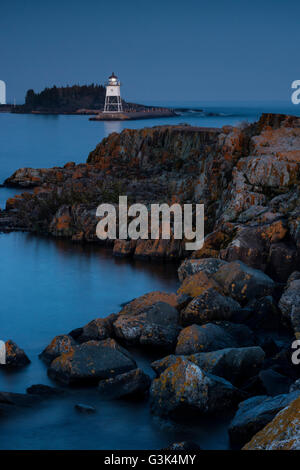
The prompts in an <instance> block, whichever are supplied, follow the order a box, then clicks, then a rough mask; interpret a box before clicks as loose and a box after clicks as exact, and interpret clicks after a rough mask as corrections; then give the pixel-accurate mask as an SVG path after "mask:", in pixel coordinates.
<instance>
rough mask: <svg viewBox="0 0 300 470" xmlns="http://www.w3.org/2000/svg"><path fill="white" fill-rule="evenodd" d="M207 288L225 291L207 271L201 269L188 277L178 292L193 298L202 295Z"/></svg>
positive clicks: (180, 294)
mask: <svg viewBox="0 0 300 470" xmlns="http://www.w3.org/2000/svg"><path fill="white" fill-rule="evenodd" d="M207 289H214V290H216V291H218V292H220V293H223V291H222V288H221V287H220V285H219V284H218V283H217V282H216V281H215V280H214V279H213V278H212V277H211V276H208V275H207V274H206V273H205V271H199V272H198V273H195V274H192V275H191V276H188V277H186V278H185V279H184V280H183V282H182V284H181V285H180V287H179V289H178V291H177V293H178V295H179V296H182V295H187V296H189V297H192V298H193V297H197V296H199V295H201V294H202V293H203V292H205V291H206V290H207Z"/></svg>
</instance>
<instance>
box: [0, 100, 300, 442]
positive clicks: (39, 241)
mask: <svg viewBox="0 0 300 470" xmlns="http://www.w3.org/2000/svg"><path fill="white" fill-rule="evenodd" d="M174 105H175V106H176V103H174ZM183 106H187V107H190V111H188V112H186V111H184V112H182V114H181V115H180V116H178V117H176V118H167V119H166V118H164V119H155V120H147V121H144V120H143V121H130V122H126V123H122V122H110V123H105V122H92V121H89V120H88V118H87V117H86V116H36V115H13V114H1V113H0V183H1V182H2V181H3V180H4V179H5V178H7V177H8V176H10V175H11V174H12V173H13V172H14V171H15V170H16V169H18V168H20V167H27V166H28V167H51V166H60V165H64V164H65V163H66V162H67V161H75V162H76V163H80V162H84V161H85V160H86V158H87V156H88V153H89V152H90V151H91V150H92V149H93V148H94V147H95V145H96V144H97V143H98V142H99V141H100V140H101V139H102V138H103V137H105V136H107V135H108V134H110V133H111V132H120V131H121V130H122V129H123V128H125V127H129V128H142V127H148V126H149V127H150V126H154V125H160V124H177V123H182V122H186V123H188V124H191V125H197V126H210V127H220V126H223V125H226V124H236V123H239V122H242V121H248V122H253V121H254V120H256V119H257V118H258V117H259V114H260V113H261V112H263V111H264V112H269V111H274V110H275V109H274V108H272V105H265V106H263V107H262V106H261V107H260V108H259V107H248V108H245V107H244V108H243V107H232V106H231V107H230V106H222V107H217V106H212V105H211V106H207V107H205V109H204V112H200V111H199V110H197V109H196V105H191V104H189V103H187V104H184V105H183ZM295 108H296V107H294V108H292V109H289V110H288V109H287V108H283V107H281V108H280V107H279V108H276V111H277V112H290V113H292V114H297V113H296V111H297V109H295ZM209 113H217V114H218V115H217V116H216V115H209ZM298 114H299V112H298ZM17 192H20V191H18V190H16V189H8V188H0V207H2V208H3V207H5V201H6V199H7V198H8V197H10V196H12V195H14V194H16V193H17ZM0 253H1V264H0V287H1V292H0V295H1V297H0V298H1V302H0V339H4V340H6V339H9V338H11V339H13V340H14V341H16V342H17V343H18V344H19V345H20V346H21V347H22V348H24V349H25V351H26V352H27V354H28V355H29V357H30V359H31V360H32V363H31V364H30V365H29V366H28V367H26V368H25V369H22V370H20V371H18V372H13V373H5V372H4V371H3V370H1V371H0V390H5V391H13V392H24V391H25V389H26V387H28V386H30V385H32V384H34V383H44V384H50V383H51V382H50V380H49V379H48V377H47V373H46V368H45V366H44V365H43V364H42V363H41V362H40V361H39V359H38V353H39V352H41V350H42V349H43V348H44V347H45V346H46V345H47V344H48V343H49V341H50V340H51V339H52V338H53V337H54V336H56V335H57V334H62V333H67V332H69V331H70V330H71V329H73V328H76V327H79V326H82V325H83V324H85V323H87V322H88V321H90V320H91V319H93V318H96V317H102V316H106V315H108V314H109V313H112V312H117V311H118V310H120V304H121V303H122V302H125V301H128V300H130V299H132V298H134V297H137V296H139V295H142V294H144V293H145V292H150V291H153V290H163V291H170V292H171V291H175V290H176V288H177V284H178V282H177V276H176V266H175V265H174V264H158V263H147V262H141V261H128V260H120V259H114V258H112V256H111V253H110V251H107V250H106V249H103V248H100V247H95V246H85V247H83V246H80V245H73V244H70V243H69V242H67V241H62V240H60V241H59V240H54V239H49V238H43V237H36V236H33V235H30V234H26V233H10V234H0ZM135 354H136V358H137V361H138V363H139V364H140V365H141V366H142V367H143V368H144V369H145V370H146V371H147V372H148V373H151V369H150V367H149V361H150V360H151V359H152V358H153V357H145V356H144V355H141V354H140V353H138V352H136V351H135ZM78 402H84V403H89V404H94V405H95V406H96V408H97V414H96V415H93V416H83V415H80V414H77V413H76V412H75V411H74V408H73V406H74V404H75V403H78ZM0 434H1V439H0V449H134V448H136V449H138V448H140V449H143V448H144V449H155V448H157V449H159V448H161V447H163V446H166V445H168V444H169V443H170V442H172V441H175V440H182V439H192V440H194V441H196V442H198V443H199V444H200V445H201V446H202V447H203V448H210V449H211V448H220V449H222V448H223V449H224V448H226V447H228V438H227V434H226V429H225V427H224V423H222V422H221V423H219V424H218V425H216V423H214V422H212V421H211V420H210V421H209V422H202V423H201V422H199V421H197V422H195V423H191V424H189V426H185V425H182V424H178V425H177V427H173V426H171V425H170V424H169V423H162V422H160V421H158V420H156V419H154V418H153V417H151V415H150V413H149V409H148V405H147V404H145V403H132V402H129V403H127V402H125V401H117V402H112V403H102V402H101V401H100V398H99V396H98V395H97V392H96V391H94V390H86V389H85V390H77V391H74V392H72V394H71V396H69V397H68V398H66V399H59V400H55V401H51V402H47V403H45V404H44V405H41V406H39V407H38V408H36V409H34V410H30V411H26V412H25V411H24V412H23V413H22V414H19V415H18V416H15V417H14V418H10V419H8V420H1V422H0Z"/></svg>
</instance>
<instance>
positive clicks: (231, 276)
mask: <svg viewBox="0 0 300 470" xmlns="http://www.w3.org/2000/svg"><path fill="white" fill-rule="evenodd" d="M214 279H215V280H216V281H217V282H218V284H220V285H221V286H222V288H223V290H224V293H225V294H226V295H229V296H230V297H232V298H233V299H235V300H237V301H238V302H240V303H241V304H245V303H247V302H249V301H250V300H252V299H253V298H260V297H264V296H266V295H272V294H273V292H274V291H275V288H276V284H275V282H274V281H273V280H272V279H271V278H270V277H269V276H267V275H266V274H264V273H263V272H262V271H259V270H258V269H253V268H251V267H249V266H247V265H246V264H244V263H242V262H241V261H233V262H232V263H228V264H225V265H224V266H221V268H220V269H219V270H218V271H217V272H216V273H215V274H214Z"/></svg>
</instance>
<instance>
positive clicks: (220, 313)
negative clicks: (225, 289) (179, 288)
mask: <svg viewBox="0 0 300 470" xmlns="http://www.w3.org/2000/svg"><path fill="white" fill-rule="evenodd" d="M240 310H241V306H240V304H239V303H238V302H236V301H235V300H233V299H231V298H230V297H225V296H224V295H221V294H220V293H219V292H217V291H216V290H215V289H207V290H206V291H204V292H203V293H202V294H201V295H199V296H197V297H195V298H194V299H193V300H192V301H191V302H190V303H189V304H188V305H187V307H186V308H185V309H184V310H182V311H181V313H180V318H181V321H182V324H183V325H191V324H192V323H196V324H198V325H202V324H203V323H208V322H210V321H218V320H219V321H220V320H231V318H232V316H233V315H237V313H238V312H239V311H240Z"/></svg>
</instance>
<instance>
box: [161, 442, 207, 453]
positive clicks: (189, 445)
mask: <svg viewBox="0 0 300 470" xmlns="http://www.w3.org/2000/svg"><path fill="white" fill-rule="evenodd" d="M162 450H174V451H177V452H189V451H199V450H202V449H201V447H200V446H198V444H196V443H195V442H192V441H182V442H173V444H170V445H169V446H168V447H166V448H165V449H162Z"/></svg>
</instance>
